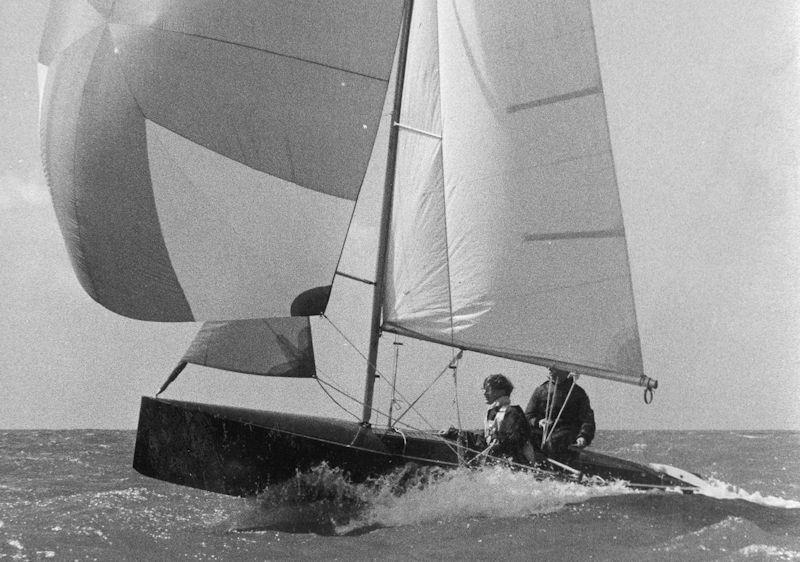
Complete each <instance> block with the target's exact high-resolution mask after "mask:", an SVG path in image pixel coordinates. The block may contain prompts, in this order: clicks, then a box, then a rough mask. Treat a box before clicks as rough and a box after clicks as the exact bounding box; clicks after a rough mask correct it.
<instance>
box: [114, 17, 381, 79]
mask: <svg viewBox="0 0 800 562" xmlns="http://www.w3.org/2000/svg"><path fill="white" fill-rule="evenodd" d="M109 25H119V26H125V27H138V28H142V29H151V30H157V31H161V32H163V33H172V34H175V35H185V36H187V37H195V38H197V39H202V40H205V41H213V42H217V43H223V44H225V45H234V46H236V47H241V48H243V49H250V50H253V51H259V52H262V53H268V54H270V55H275V56H276V57H281V58H285V59H291V60H296V61H299V62H304V63H308V64H313V65H315V66H320V67H322V68H328V69H330V70H336V71H338V72H344V73H345V74H350V75H353V76H360V77H362V78H367V79H369V80H376V81H378V82H384V83H387V84H388V83H389V77H388V76H387V77H386V78H380V77H378V76H373V75H371V74H365V73H363V72H355V71H353V70H348V69H346V68H340V67H338V66H333V65H331V64H325V63H322V62H317V61H313V60H308V59H304V58H302V57H298V56H295V55H287V54H285V53H278V52H276V51H271V50H269V49H265V48H263V47H255V46H253V45H245V44H244V43H239V42H237V41H231V40H230V39H221V38H218V37H207V36H205V35H200V34H199V33H190V32H187V31H178V30H175V29H165V28H163V27H153V26H149V25H142V24H137V23H127V22H121V21H120V22H110V23H109Z"/></svg>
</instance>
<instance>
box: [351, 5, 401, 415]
mask: <svg viewBox="0 0 800 562" xmlns="http://www.w3.org/2000/svg"><path fill="white" fill-rule="evenodd" d="M413 6H414V1H413V0H406V1H405V4H404V6H403V24H402V28H401V30H400V45H399V53H398V55H397V76H396V79H395V91H394V105H393V107H392V115H391V118H392V123H391V128H390V131H389V155H388V158H387V161H386V181H385V187H384V191H383V207H382V210H381V222H380V234H379V238H378V256H377V263H376V264H375V287H374V289H375V292H374V293H373V295H372V319H371V322H370V334H369V354H368V357H367V379H366V382H365V385H364V409H363V412H362V414H361V423H362V424H363V425H368V424H369V420H370V418H371V417H372V397H373V394H374V391H375V377H376V372H377V363H378V343H379V340H380V337H381V316H382V312H383V310H382V303H383V289H384V287H385V285H386V250H387V247H388V245H389V226H390V224H391V220H392V197H393V193H394V176H395V166H396V163H397V139H398V128H397V124H396V122H397V121H399V120H400V104H401V101H402V98H403V80H404V75H405V67H406V56H407V54H408V37H409V35H410V31H411V12H412V10H413Z"/></svg>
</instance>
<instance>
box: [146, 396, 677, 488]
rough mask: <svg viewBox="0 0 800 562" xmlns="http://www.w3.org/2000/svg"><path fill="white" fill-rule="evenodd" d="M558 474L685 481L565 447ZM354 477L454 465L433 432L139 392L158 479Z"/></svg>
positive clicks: (644, 482) (654, 484) (149, 466)
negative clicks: (330, 470) (317, 473)
mask: <svg viewBox="0 0 800 562" xmlns="http://www.w3.org/2000/svg"><path fill="white" fill-rule="evenodd" d="M558 460H559V461H561V462H563V463H565V464H567V465H569V467H570V468H571V469H572V470H566V471H565V472H563V473H562V476H563V477H567V478H574V477H576V471H577V472H580V473H581V476H592V475H596V476H600V477H602V478H604V479H618V480H625V481H627V482H629V483H630V484H631V485H633V486H638V487H644V488H661V487H676V486H677V487H684V488H685V486H686V485H685V483H683V482H681V481H679V480H675V479H674V478H671V477H670V476H667V475H666V474H663V473H660V472H656V471H654V470H652V469H651V468H650V467H647V466H644V465H641V464H637V463H632V462H629V461H625V460H623V459H618V458H615V457H611V456H608V455H603V454H600V453H595V452H592V451H586V450H583V451H579V450H577V449H576V450H574V451H570V452H569V453H568V454H567V455H566V456H564V457H562V458H559V459H558ZM323 461H325V462H327V463H328V465H330V466H331V467H336V468H340V469H342V470H344V471H345V472H347V473H348V474H349V477H350V478H351V479H352V480H353V481H363V480H365V479H367V478H369V477H371V476H377V475H380V474H385V473H387V472H390V471H391V470H393V469H395V468H398V467H402V466H404V465H405V464H406V463H409V462H415V463H417V464H420V465H430V466H441V467H449V468H452V467H456V466H458V454H457V451H456V445H455V443H454V442H453V441H448V440H445V439H442V438H441V437H440V436H438V435H437V434H435V433H426V432H416V431H410V432H405V431H404V432H402V433H398V432H395V431H393V430H388V429H370V428H363V427H362V426H361V425H360V424H358V423H356V422H348V421H342V420H336V419H331V418H318V417H312V416H302V415H296V414H288V413H283V412H266V411H261V410H249V409H244V408H234V407H229V406H214V405H209V404H199V403H193V402H180V401H176V400H165V399H161V398H149V397H143V398H142V404H141V410H140V413H139V427H138V431H137V435H136V450H135V452H134V459H133V467H134V468H135V469H136V470H137V471H138V472H140V473H141V474H144V475H145V476H150V477H152V478H156V479H159V480H164V481H167V482H172V483H175V484H181V485H183V486H190V487H193V488H200V489H203V490H208V491H211V492H217V493H221V494H229V495H235V496H251V495H254V494H257V493H258V492H260V491H262V490H263V489H264V488H266V487H267V486H269V485H270V484H275V483H279V482H282V481H284V480H287V479H289V478H291V477H293V476H294V475H295V474H296V473H297V471H304V470H307V469H309V468H311V467H313V466H316V465H318V464H320V463H321V462H323Z"/></svg>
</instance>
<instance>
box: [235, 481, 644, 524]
mask: <svg viewBox="0 0 800 562" xmlns="http://www.w3.org/2000/svg"><path fill="white" fill-rule="evenodd" d="M630 493H634V492H633V491H632V490H630V489H628V488H625V487H624V486H623V485H622V484H617V483H614V484H607V485H602V486H599V485H598V486H588V485H582V484H578V483H574V482H560V481H554V480H537V479H535V478H534V477H533V476H532V475H531V474H526V473H522V472H516V471H512V470H509V469H508V468H504V467H500V466H494V467H485V468H483V469H480V470H474V469H458V470H443V469H440V468H430V467H417V466H406V467H404V468H402V469H398V470H397V471H395V472H393V473H391V474H388V475H385V476H382V477H380V478H376V479H373V480H370V481H367V482H364V483H359V484H354V483H352V482H350V481H349V480H348V479H347V478H346V477H345V475H344V474H343V473H342V472H341V471H339V470H337V469H331V468H329V467H327V466H325V465H321V466H319V467H316V468H315V469H313V470H311V471H309V472H305V473H300V474H297V475H296V476H295V478H293V479H292V480H290V481H288V482H285V483H283V484H281V485H278V486H273V487H270V488H269V489H268V490H267V491H265V492H264V494H262V496H260V497H259V498H258V500H257V501H256V503H255V504H254V505H253V506H252V507H251V508H249V509H247V510H245V512H244V513H241V514H239V515H238V516H237V517H235V522H234V524H233V526H232V530H234V531H243V530H248V531H254V530H266V529H277V530H285V531H294V532H298V531H300V532H314V533H318V534H348V533H357V532H359V531H361V530H369V529H374V528H377V527H396V526H401V525H409V524H418V523H424V522H431V521H441V520H448V519H453V518H470V517H480V518H483V517H524V516H527V515H532V514H541V513H550V512H553V511H556V510H559V509H561V508H562V507H563V506H565V505H567V504H569V503H576V502H582V501H585V500H587V499H589V498H592V497H600V496H609V495H619V494H630Z"/></svg>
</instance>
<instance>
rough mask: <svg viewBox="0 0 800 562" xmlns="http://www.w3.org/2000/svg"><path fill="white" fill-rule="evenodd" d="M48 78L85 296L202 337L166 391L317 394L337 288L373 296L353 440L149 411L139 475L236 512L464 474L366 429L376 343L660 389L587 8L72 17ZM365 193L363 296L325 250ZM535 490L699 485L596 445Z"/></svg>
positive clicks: (444, 452)
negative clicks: (304, 386)
mask: <svg viewBox="0 0 800 562" xmlns="http://www.w3.org/2000/svg"><path fill="white" fill-rule="evenodd" d="M40 62H41V65H40V69H41V71H40V76H41V79H42V80H41V84H42V98H41V100H42V101H41V123H42V148H43V160H44V165H45V169H46V174H47V177H48V181H49V184H50V187H51V192H52V198H53V203H54V207H55V210H56V215H57V218H58V221H59V224H60V227H61V229H62V232H63V235H64V239H65V241H66V245H67V249H68V252H69V255H70V258H71V261H72V264H73V266H74V269H75V272H76V274H77V277H78V279H79V281H80V283H81V284H82V286H83V287H84V288H85V290H86V291H87V293H88V294H89V295H90V296H91V297H92V298H93V299H94V300H96V301H97V302H99V303H100V304H102V305H103V306H105V307H107V308H108V309H110V310H112V311H114V312H116V313H118V314H121V315H123V316H127V317H130V318H135V319H139V320H144V321H159V322H188V321H204V322H205V324H204V325H203V328H202V329H201V331H200V333H199V334H198V336H197V338H196V340H195V341H194V342H193V344H192V346H191V348H190V349H189V350H188V351H187V353H186V356H185V357H184V358H183V360H182V361H181V363H180V365H179V367H178V368H177V369H176V370H175V371H174V372H173V375H172V376H171V377H170V380H169V381H168V383H169V382H171V380H173V379H174V378H175V377H176V376H177V375H178V373H179V372H180V369H181V368H182V367H183V366H185V365H186V364H188V363H196V364H201V365H206V366H209V367H215V368H219V369H225V370H230V371H236V372H242V373H249V374H254V375H265V376H283V377H303V378H308V377H312V378H313V377H317V376H318V375H317V366H316V362H315V361H316V360H315V354H314V338H313V336H314V333H313V332H314V330H313V329H312V328H313V322H312V320H311V319H312V318H313V317H318V315H320V314H324V313H325V311H326V308H327V306H328V302H329V297H330V295H331V286H332V285H333V286H334V291H335V289H336V284H338V283H341V282H342V280H343V279H345V278H347V279H349V281H350V282H354V283H360V284H362V285H365V286H368V287H370V288H371V289H372V292H373V297H372V311H371V316H370V317H367V315H366V314H365V315H364V322H369V323H370V343H369V349H368V351H367V352H366V354H365V359H366V360H365V363H366V365H367V367H366V370H367V373H366V379H365V380H366V382H365V385H364V387H365V389H364V398H363V401H362V403H363V411H362V415H361V417H360V419H359V420H356V421H352V422H351V421H343V420H339V419H334V418H322V417H316V416H313V415H310V414H302V413H285V412H269V411H262V410H254V409H245V408H238V407H233V406H222V405H213V404H205V403H194V402H185V401H177V400H171V399H164V398H159V397H155V398H150V397H145V398H143V399H142V403H141V412H140V420H139V427H138V433H137V440H136V450H135V454H134V467H135V468H136V470H138V471H139V472H141V473H142V474H145V475H148V476H152V477H154V478H158V479H162V480H166V481H169V482H175V483H178V484H182V485H186V486H192V487H197V488H202V489H205V490H210V491H214V492H219V493H224V494H234V495H251V494H255V493H258V492H259V491H260V490H263V489H264V488H265V487H266V486H269V485H270V484H272V483H276V482H280V481H282V480H286V479H288V478H291V477H292V476H294V475H295V474H296V473H297V471H302V470H306V469H308V468H311V467H314V466H315V465H318V464H319V463H321V462H327V463H328V464H329V465H331V466H334V467H338V468H341V469H343V470H345V471H346V472H348V473H349V474H350V476H351V477H352V478H353V479H355V480H360V479H365V478H369V477H372V476H375V475H377V474H381V473H385V472H387V471H391V470H393V469H396V468H399V467H402V466H404V465H406V464H407V463H409V462H413V463H416V464H418V465H423V466H440V467H457V466H459V465H460V464H462V463H464V462H465V461H469V458H470V457H471V456H475V455H476V454H477V453H479V452H477V451H468V450H464V447H463V446H460V445H459V443H458V442H457V441H453V440H448V439H445V438H443V436H442V435H440V434H439V432H437V431H431V430H428V431H423V430H417V429H414V428H409V427H406V426H404V425H402V424H401V423H400V418H401V417H402V415H399V414H398V415H397V416H394V417H393V416H392V413H391V410H390V414H389V416H388V420H389V423H388V424H387V425H386V427H378V426H377V425H373V424H372V417H373V412H375V411H376V408H375V406H374V404H373V402H374V400H373V395H374V384H375V380H376V377H377V376H378V373H377V371H376V364H377V358H378V344H379V336H380V334H381V333H387V332H388V333H394V334H397V335H398V336H402V337H404V338H412V339H415V340H420V341H424V342H431V343H432V344H440V345H445V346H449V347H450V348H452V349H453V350H454V352H453V365H452V370H453V372H454V373H455V372H456V369H457V362H458V359H459V358H460V357H461V355H462V353H464V352H471V353H473V352H474V353H479V354H486V355H489V356H496V357H502V358H506V359H512V360H515V361H519V362H523V363H529V364H533V365H539V366H545V367H550V366H556V367H559V368H562V369H567V370H570V371H572V372H574V373H579V374H582V375H587V376H593V377H601V378H605V379H609V380H612V381H616V382H622V383H630V384H635V385H640V386H642V387H644V388H645V392H646V394H650V395H652V391H653V389H655V387H656V384H657V383H656V381H655V380H652V379H650V378H648V377H647V376H645V374H644V370H643V362H642V356H641V350H640V343H639V335H638V328H637V323H636V317H635V312H634V300H633V288H632V283H631V276H630V268H629V263H628V253H627V246H626V240H625V230H624V225H623V221H622V211H621V206H620V202H619V196H618V192H617V182H616V175H615V169H614V162H613V158H612V153H611V144H610V139H609V132H608V126H607V122H606V112H605V105H604V97H603V87H602V82H601V79H600V72H599V64H598V59H597V52H596V47H595V37H594V29H593V26H592V17H591V10H590V5H589V2H588V0H586V1H575V2H567V3H565V2H562V1H561V0H542V1H536V2H532V1H530V0H513V1H506V2H502V3H497V2H493V3H488V2H485V3H481V2H477V1H475V2H471V1H466V0H458V1H455V0H450V1H447V0H442V1H439V2H437V1H435V0H416V1H415V2H413V3H412V2H411V1H410V0H407V1H405V2H403V1H400V0H384V1H380V2H378V1H375V2H363V1H359V0H340V1H338V2H335V3H334V2H324V1H321V0H270V1H267V0H265V1H263V2H236V3H226V2H223V1H222V0H192V1H191V2H188V1H187V2H183V1H181V2H175V1H171V0H170V1H168V0H117V1H115V2H100V1H95V0H68V1H65V2H59V3H54V4H53V6H52V7H51V11H50V14H49V17H48V21H47V27H46V32H45V35H44V38H43V40H42V46H41V50H40ZM370 189H372V190H376V189H377V190H379V191H380V197H379V199H380V201H381V204H380V209H379V210H376V213H375V214H376V215H378V216H379V220H374V222H376V223H378V226H377V228H376V229H375V236H374V237H373V240H372V241H371V242H370V244H372V245H373V246H375V247H376V248H377V250H376V256H375V257H374V258H373V259H374V263H375V267H374V271H372V272H371V274H370V275H369V276H367V277H365V278H362V277H358V276H355V275H352V274H350V273H348V272H347V271H346V270H345V269H344V268H343V267H342V252H343V248H344V246H345V243H346V242H348V241H349V242H348V243H353V239H354V238H355V239H357V238H358V236H355V234H356V233H357V231H358V225H356V224H355V221H354V220H353V216H354V211H355V208H356V203H357V202H358V201H359V197H362V198H363V195H364V194H365V193H367V192H368V191H369V190H370ZM168 383H167V384H168ZM165 387H166V385H165ZM162 390H163V388H162ZM531 472H532V474H533V475H534V477H551V476H556V475H557V476H558V477H563V478H574V479H584V478H586V477H595V478H602V479H606V480H607V479H618V480H623V481H626V482H628V483H629V484H630V485H631V486H638V487H642V488H676V489H682V490H691V489H693V488H694V487H695V485H696V482H695V480H694V479H693V478H680V474H682V473H681V472H680V471H675V470H672V469H670V468H669V467H664V466H661V465H659V466H657V467H651V466H646V465H643V464H638V463H633V462H629V461H625V460H622V459H617V458H614V457H611V456H608V455H603V454H600V453H597V452H594V451H591V450H578V449H574V450H572V451H570V452H569V453H567V454H565V455H564V456H562V457H559V458H554V459H551V462H550V464H549V465H548V466H547V467H546V468H545V469H531Z"/></svg>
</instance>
